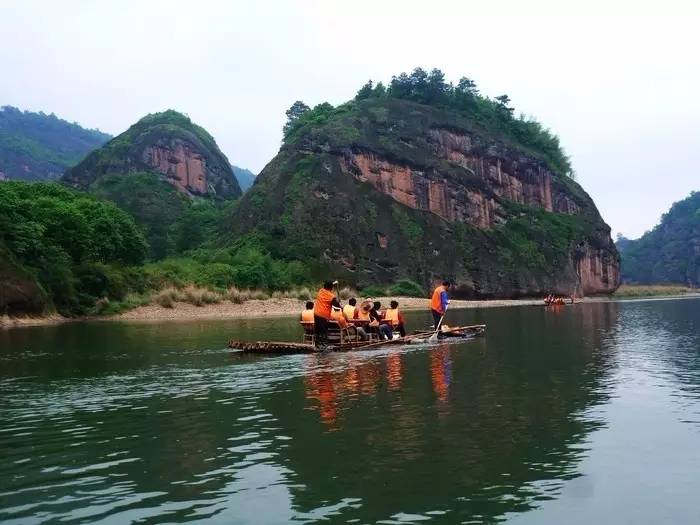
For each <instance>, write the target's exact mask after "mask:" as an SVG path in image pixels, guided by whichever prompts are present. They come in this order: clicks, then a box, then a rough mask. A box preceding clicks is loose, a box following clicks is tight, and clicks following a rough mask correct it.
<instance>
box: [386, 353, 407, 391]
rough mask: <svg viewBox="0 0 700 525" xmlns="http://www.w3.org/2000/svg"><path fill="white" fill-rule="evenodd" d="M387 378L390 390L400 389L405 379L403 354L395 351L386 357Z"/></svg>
mask: <svg viewBox="0 0 700 525" xmlns="http://www.w3.org/2000/svg"><path fill="white" fill-rule="evenodd" d="M386 379H387V383H388V385H389V390H398V389H399V388H401V381H402V380H403V375H402V366H401V354H399V353H398V352H394V353H392V354H390V355H389V356H388V357H387V358H386Z"/></svg>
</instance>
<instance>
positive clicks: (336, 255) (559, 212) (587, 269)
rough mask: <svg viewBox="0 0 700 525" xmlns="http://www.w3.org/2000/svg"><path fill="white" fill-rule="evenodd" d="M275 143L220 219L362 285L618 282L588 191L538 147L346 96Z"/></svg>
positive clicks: (565, 286) (526, 286) (483, 290)
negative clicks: (338, 106)
mask: <svg viewBox="0 0 700 525" xmlns="http://www.w3.org/2000/svg"><path fill="white" fill-rule="evenodd" d="M338 113H339V115H338V116H337V117H335V118H331V119H329V120H328V121H327V122H326V123H325V124H324V125H322V126H310V127H307V128H306V129H304V130H303V132H302V133H299V134H298V136H296V137H294V138H293V140H290V141H289V142H288V144H286V145H285V146H283V148H282V150H281V151H280V153H279V155H278V156H277V157H276V158H275V159H274V160H273V161H272V162H271V163H270V164H269V165H268V166H267V167H266V168H265V169H264V170H263V172H262V173H261V174H260V175H259V176H258V182H257V183H256V185H255V187H253V188H252V189H251V191H250V192H249V193H248V194H246V196H244V198H243V200H242V202H241V204H240V206H239V207H238V208H237V210H236V212H235V216H234V217H233V220H232V222H231V228H232V229H233V230H234V232H235V234H236V235H237V236H244V237H245V236H249V235H255V236H256V238H258V239H267V240H268V241H269V242H270V243H271V244H273V243H274V244H275V245H276V248H275V249H276V251H277V252H278V253H280V254H281V255H283V256H298V255H297V252H298V251H299V247H303V248H301V252H303V253H307V254H318V256H319V257H320V260H322V261H325V262H326V263H327V264H329V265H336V266H337V267H341V268H343V269H344V270H345V272H346V273H345V275H346V277H347V278H348V279H350V280H354V281H355V282H356V283H357V284H359V285H360V286H362V285H363V284H368V283H386V282H391V281H394V280H396V279H399V278H411V279H415V280H417V281H419V282H421V283H422V284H424V285H426V286H427V285H428V284H430V283H431V282H433V281H434V280H436V279H441V278H443V277H449V278H451V279H454V280H455V281H456V282H457V283H458V286H457V294H458V295H461V296H467V297H496V296H523V295H533V294H540V293H547V292H554V293H567V294H569V293H577V294H595V293H606V292H611V291H613V290H615V289H616V287H617V286H618V284H619V256H618V254H617V251H616V249H615V246H614V244H613V243H612V240H611V239H610V229H609V227H608V226H607V225H606V224H605V223H604V222H603V221H602V219H601V218H600V215H599V214H598V211H597V209H596V208H595V205H594V203H593V202H592V200H591V199H590V197H589V196H588V195H587V194H586V193H585V192H584V191H583V190H582V189H581V187H580V186H579V185H578V184H576V183H575V182H574V181H573V180H571V179H570V178H568V177H566V176H564V175H563V174H559V173H555V172H554V171H553V169H552V168H550V167H549V165H548V164H547V162H545V161H544V160H543V159H542V158H540V157H538V155H537V152H532V151H527V150H526V149H525V148H523V147H520V145H519V144H517V143H513V142H512V141H508V140H506V139H504V138H503V137H498V136H494V135H493V134H489V133H486V132H485V131H483V130H481V129H479V127H478V126H476V125H474V123H472V122H470V121H469V119H467V118H465V117H461V116H459V115H455V114H453V113H450V112H447V111H444V110H441V109H437V108H434V107H429V106H425V105H421V104H415V103H411V102H408V101H402V100H391V99H390V100H366V101H362V102H354V103H352V105H351V109H350V110H349V111H343V112H338Z"/></svg>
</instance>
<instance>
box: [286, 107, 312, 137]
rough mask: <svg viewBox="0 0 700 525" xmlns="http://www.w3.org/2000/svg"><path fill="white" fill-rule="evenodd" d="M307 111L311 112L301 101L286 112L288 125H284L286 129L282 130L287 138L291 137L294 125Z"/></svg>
mask: <svg viewBox="0 0 700 525" xmlns="http://www.w3.org/2000/svg"><path fill="white" fill-rule="evenodd" d="M307 111H310V108H309V106H307V105H306V104H304V103H303V102H302V101H301V100H297V101H296V102H294V104H292V105H291V106H290V107H289V109H288V110H287V111H285V113H284V114H285V115H287V123H286V124H285V125H284V128H282V132H283V133H284V136H285V137H286V136H287V135H289V133H290V131H291V130H292V129H293V128H294V124H295V123H296V122H297V121H298V120H299V119H300V118H301V117H302V116H304V114H305V113H306V112H307Z"/></svg>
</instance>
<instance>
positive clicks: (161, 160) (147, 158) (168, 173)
mask: <svg viewBox="0 0 700 525" xmlns="http://www.w3.org/2000/svg"><path fill="white" fill-rule="evenodd" d="M134 172H152V173H154V174H155V175H158V176H160V177H161V178H163V179H164V180H166V181H168V182H169V183H170V184H172V185H173V186H174V187H175V188H177V190H178V191H180V192H181V193H182V194H184V195H187V196H188V197H195V196H208V197H214V198H223V199H228V198H236V197H238V196H240V195H241V189H240V187H239V185H238V181H237V180H236V178H235V176H234V175H233V171H232V169H231V165H230V164H229V162H228V160H227V159H226V156H225V155H224V154H223V153H222V152H221V151H220V150H219V148H218V146H217V145H216V142H214V139H213V138H212V137H211V135H209V133H207V132H206V131H205V130H204V129H202V128H201V127H199V126H197V125H196V124H194V123H192V122H191V121H190V119H189V118H188V117H186V116H184V115H182V114H180V113H177V112H175V111H165V112H163V113H154V114H152V115H148V116H146V117H144V118H143V119H141V120H140V121H138V122H137V123H136V124H134V125H133V126H131V127H130V128H129V129H128V130H127V131H125V132H124V133H122V134H121V135H119V136H117V137H115V138H114V139H112V140H111V141H109V142H108V143H107V144H105V146H103V147H102V148H100V149H98V150H96V151H93V152H92V153H90V154H89V155H88V156H87V157H86V158H85V159H84V160H83V161H82V162H81V163H80V164H78V165H77V166H75V167H74V168H72V169H70V170H69V171H67V172H66V174H65V175H64V177H63V179H62V180H63V182H65V183H66V184H69V185H71V186H73V187H76V188H79V189H84V190H87V189H90V187H91V186H92V185H93V184H94V183H95V182H96V181H97V180H98V179H99V178H100V177H102V176H104V175H112V174H120V173H124V174H126V173H134Z"/></svg>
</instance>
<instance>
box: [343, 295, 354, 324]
mask: <svg viewBox="0 0 700 525" xmlns="http://www.w3.org/2000/svg"><path fill="white" fill-rule="evenodd" d="M356 311H357V299H355V298H354V297H351V298H350V300H349V301H348V304H346V305H345V306H343V315H344V316H345V319H347V320H348V321H352V320H353V319H355V312H356Z"/></svg>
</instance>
